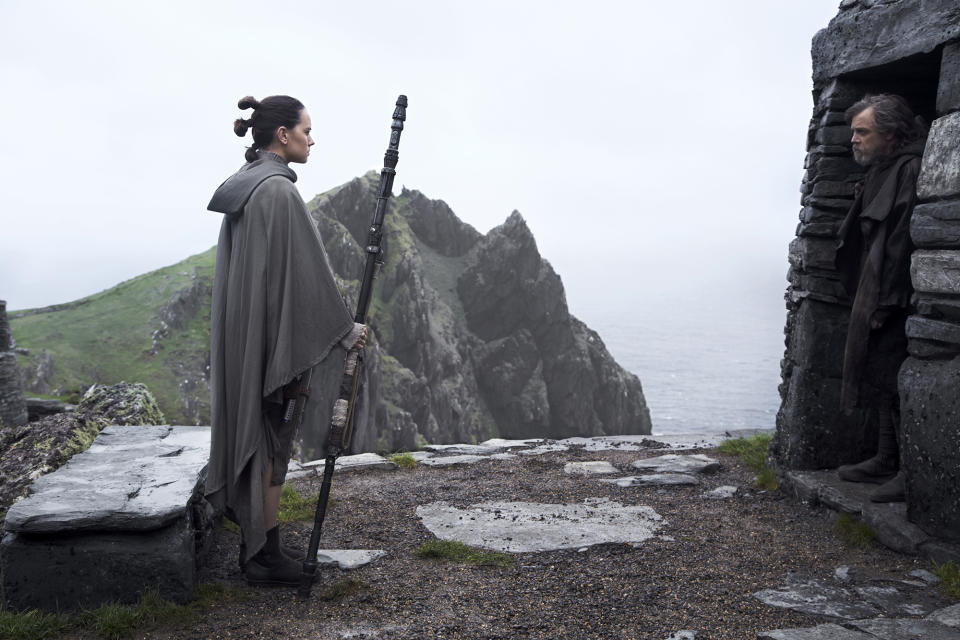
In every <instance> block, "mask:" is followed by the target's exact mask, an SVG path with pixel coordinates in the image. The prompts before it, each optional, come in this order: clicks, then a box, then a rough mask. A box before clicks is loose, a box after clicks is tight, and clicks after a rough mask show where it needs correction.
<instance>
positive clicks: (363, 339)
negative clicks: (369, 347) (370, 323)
mask: <svg viewBox="0 0 960 640" xmlns="http://www.w3.org/2000/svg"><path fill="white" fill-rule="evenodd" d="M366 344H367V325H363V329H361V331H360V337H359V338H357V342H356V344H354V345H353V348H354V349H355V350H357V351H359V350H360V349H363V348H364V347H365V346H366Z"/></svg>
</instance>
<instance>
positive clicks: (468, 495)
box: [138, 449, 930, 640]
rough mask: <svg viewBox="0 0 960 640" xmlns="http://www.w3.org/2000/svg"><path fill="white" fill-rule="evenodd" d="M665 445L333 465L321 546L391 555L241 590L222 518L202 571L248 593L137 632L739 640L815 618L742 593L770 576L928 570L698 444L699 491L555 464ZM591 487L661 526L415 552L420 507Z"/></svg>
mask: <svg viewBox="0 0 960 640" xmlns="http://www.w3.org/2000/svg"><path fill="white" fill-rule="evenodd" d="M701 452H702V451H701ZM661 453H663V452H662V451H637V452H618V451H608V452H587V451H583V450H576V449H575V450H571V451H567V452H558V453H550V454H546V455H542V456H537V457H533V456H520V457H519V458H517V459H512V460H504V461H499V460H485V461H482V462H479V463H476V464H473V465H458V466H453V467H439V468H438V467H434V468H427V467H425V466H422V465H421V466H419V467H417V468H416V469H413V470H402V469H401V470H396V471H389V472H385V471H357V472H351V473H344V474H338V475H337V476H336V477H335V478H334V484H333V491H332V495H333V497H334V503H333V504H332V506H331V508H330V509H329V510H328V513H327V520H326V523H325V525H324V531H323V537H322V541H321V548H323V547H326V548H367V549H385V550H386V551H387V552H388V555H387V556H386V557H384V558H382V559H381V560H379V561H377V562H375V563H374V564H371V565H367V566H365V567H362V568H359V569H356V570H353V571H341V570H339V569H322V573H321V575H320V578H319V580H318V582H317V583H316V584H315V586H314V589H313V596H312V597H311V598H310V599H309V600H306V601H303V600H301V599H299V598H298V597H297V595H296V593H295V592H294V590H287V589H263V588H261V589H253V588H249V587H246V586H245V585H244V582H243V579H242V576H241V574H240V572H239V569H238V568H237V565H236V557H237V551H238V538H237V536H236V535H235V534H233V533H231V532H229V531H226V530H223V529H219V530H218V531H217V535H216V538H215V540H214V542H213V545H212V549H211V552H210V554H209V555H208V557H207V558H206V564H205V566H204V568H203V571H202V580H204V581H212V580H216V581H221V582H225V583H227V584H229V585H232V586H235V587H237V588H240V589H243V590H245V592H246V595H247V597H246V599H245V600H243V601H241V602H228V603H222V604H220V605H218V606H217V607H214V608H212V609H209V610H207V612H206V613H205V614H204V615H203V616H202V618H201V619H200V620H199V622H197V623H196V624H195V625H194V626H193V628H191V629H184V628H170V629H155V630H153V631H150V632H147V633H145V634H141V635H140V636H138V637H142V638H178V639H180V638H183V639H191V640H193V639H195V640H200V639H203V640H207V639H212V638H296V639H300V638H303V639H306V638H310V639H317V640H325V639H328V638H330V639H333V638H383V639H393V638H449V639H454V638H484V639H493V638H575V639H579V638H585V639H586V638H623V639H631V638H637V639H648V638H649V639H656V640H666V639H667V638H669V637H670V635H671V634H673V633H675V632H677V631H680V630H693V631H696V632H697V636H696V638H697V640H714V639H726V638H731V639H734V638H735V639H738V640H743V639H752V638H756V635H757V633H758V632H760V631H765V630H771V629H778V628H791V627H804V626H812V625H815V624H818V623H820V622H823V621H824V620H821V619H818V618H816V617H812V616H809V615H806V614H801V613H797V612H794V611H789V610H785V609H779V608H774V607H770V606H767V605H764V604H762V603H760V602H759V601H758V600H757V599H756V598H754V597H753V595H752V594H753V593H754V592H756V591H759V590H761V589H766V588H778V587H781V586H782V585H783V584H784V581H785V577H786V575H787V574H788V572H796V573H799V574H802V575H806V576H810V577H819V578H824V579H827V578H830V577H831V576H832V575H833V572H834V570H835V569H836V568H837V567H839V566H842V565H847V566H850V567H852V568H855V569H857V570H860V571H863V572H865V573H870V574H875V575H876V576H877V577H880V578H891V579H900V578H903V577H904V575H905V574H906V573H907V572H909V571H910V570H912V569H915V568H918V567H925V568H930V567H927V566H926V565H925V564H924V563H922V562H921V561H919V560H916V559H914V558H909V557H906V556H902V555H899V554H896V553H893V552H891V551H888V550H886V549H884V548H879V547H876V548H872V549H867V550H862V549H857V548H851V547H849V546H847V545H846V544H845V543H844V542H843V541H841V540H840V539H839V538H838V537H837V535H836V534H835V533H834V529H833V520H834V517H835V516H834V514H833V513H832V512H830V511H826V510H819V509H812V508H810V507H807V506H804V505H802V504H798V503H796V502H794V501H793V500H791V499H788V498H786V497H785V496H784V495H782V494H780V493H778V492H766V493H765V492H760V491H757V490H755V489H752V488H750V483H751V479H752V475H751V473H750V472H749V471H747V470H746V469H745V468H744V467H743V465H742V464H741V463H740V462H739V461H738V460H737V459H736V458H733V457H730V456H726V455H724V454H719V453H716V452H709V451H707V453H710V455H712V456H714V457H717V458H719V459H720V460H721V461H722V462H723V469H722V470H721V471H720V472H718V473H714V474H710V475H706V476H702V484H701V486H699V487H667V488H665V489H657V488H653V487H631V488H620V487H617V486H616V485H612V484H607V483H602V482H599V481H598V480H597V479H596V478H595V477H585V476H570V475H566V474H564V473H563V466H564V464H565V463H566V462H570V461H585V460H608V461H610V462H611V463H612V464H614V465H615V466H617V467H618V468H619V469H620V470H621V471H623V474H622V475H632V473H631V470H630V468H629V465H630V463H631V462H632V461H634V460H637V459H639V458H642V457H651V456H655V455H659V454H661ZM726 484H733V485H737V486H739V487H741V491H740V493H739V494H738V495H737V496H736V497H734V498H732V499H728V500H708V499H704V498H702V497H701V494H703V493H704V492H705V491H708V490H710V489H713V488H715V487H718V486H720V485H726ZM294 486H295V487H296V488H297V490H298V491H299V492H301V493H316V492H318V491H319V479H314V478H310V479H300V480H297V481H295V482H294ZM597 497H600V498H604V497H605V498H609V499H611V500H616V501H618V502H620V503H622V504H626V505H647V506H650V507H652V508H653V509H655V510H656V511H657V512H658V513H659V514H661V515H662V516H663V517H664V519H665V520H666V522H667V524H666V525H665V526H664V527H663V528H661V529H660V530H659V531H658V535H657V537H655V538H653V539H650V540H648V541H646V542H644V543H643V544H637V545H629V544H604V545H598V546H593V547H590V548H588V549H587V550H585V551H579V550H576V549H570V550H561V551H551V552H543V553H527V554H515V556H514V557H515V562H514V563H513V565H512V566H509V567H507V568H499V567H476V566H470V565H460V564H452V563H449V562H445V561H439V560H433V559H424V558H420V557H418V556H417V555H416V550H417V548H418V547H419V546H420V545H421V544H423V543H424V542H426V541H428V540H431V539H433V536H432V534H431V533H430V532H429V531H427V530H426V529H425V528H424V527H423V526H422V525H421V524H420V522H419V520H418V518H417V517H416V515H415V510H416V507H417V505H420V504H426V503H429V502H432V501H435V500H444V501H447V502H449V503H451V504H454V505H456V506H460V507H466V506H469V505H471V504H474V503H477V502H482V501H488V500H522V501H531V502H542V503H565V504H570V503H581V502H583V500H584V499H586V498H597ZM311 525H312V523H308V522H303V523H292V524H287V525H283V527H282V531H283V533H282V535H283V539H284V541H285V542H286V543H287V544H288V545H291V546H296V547H298V548H300V549H305V548H306V546H307V542H308V540H309V535H310V528H311ZM350 578H356V579H358V580H360V581H362V583H363V585H364V586H363V588H362V589H361V590H359V591H357V592H356V593H353V594H351V595H347V596H345V597H342V598H339V599H335V600H331V601H326V600H323V599H321V598H320V597H319V594H320V593H322V592H323V591H324V590H325V589H326V588H328V587H329V586H331V585H333V584H335V583H337V582H340V581H343V580H346V579H350Z"/></svg>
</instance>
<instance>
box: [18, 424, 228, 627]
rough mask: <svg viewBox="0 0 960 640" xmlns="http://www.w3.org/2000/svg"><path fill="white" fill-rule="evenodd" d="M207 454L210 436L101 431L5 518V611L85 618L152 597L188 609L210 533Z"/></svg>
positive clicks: (188, 430) (166, 430)
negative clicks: (81, 611)
mask: <svg viewBox="0 0 960 640" xmlns="http://www.w3.org/2000/svg"><path fill="white" fill-rule="evenodd" d="M209 452H210V430H209V428H208V427H191V426H165V425H163V426H161V425H151V426H111V427H107V428H105V429H104V430H103V431H101V433H100V434H99V435H98V436H97V439H96V440H95V441H94V442H93V444H92V445H91V446H90V448H89V449H87V450H86V451H84V452H83V453H79V454H77V455H76V456H74V457H73V458H72V459H71V460H70V462H68V463H67V464H66V465H64V466H63V467H61V468H60V469H57V470H56V471H54V472H53V473H51V474H48V475H46V476H42V477H40V478H39V479H37V480H36V482H34V483H33V485H32V486H31V489H30V494H29V495H28V496H27V497H26V498H25V499H23V500H21V501H19V502H17V503H15V504H14V505H13V506H11V507H10V510H9V511H8V512H7V517H6V522H5V534H4V537H3V542H2V543H0V568H2V572H3V597H4V603H5V605H6V606H7V607H8V608H11V609H27V608H39V609H45V610H69V609H76V608H81V607H82V608H90V607H96V606H98V605H100V604H102V603H104V602H110V601H120V602H134V601H136V599H137V598H138V596H139V595H140V594H141V593H143V592H144V591H145V590H147V589H149V588H153V587H156V588H158V589H159V590H160V594H161V595H162V596H163V597H165V598H167V599H170V600H174V601H177V602H187V601H189V599H190V597H191V592H192V590H193V587H194V584H195V581H196V568H197V559H198V556H199V554H200V552H201V551H202V548H203V545H204V543H205V542H206V539H207V535H208V534H209V532H210V531H211V530H212V526H213V513H212V509H211V508H210V507H209V505H208V504H207V503H206V501H205V500H203V497H202V486H203V477H204V476H203V472H204V469H205V467H206V464H207V458H208V457H209Z"/></svg>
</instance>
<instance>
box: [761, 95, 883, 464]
mask: <svg viewBox="0 0 960 640" xmlns="http://www.w3.org/2000/svg"><path fill="white" fill-rule="evenodd" d="M861 95H862V91H861V90H860V89H859V88H858V87H856V86H854V85H851V84H849V83H845V82H842V81H840V80H836V79H835V80H832V81H831V82H830V83H828V84H827V85H826V86H825V87H823V88H820V89H818V90H817V91H815V93H814V100H815V103H814V109H813V116H812V117H811V119H810V125H809V128H808V134H807V156H806V159H805V161H804V174H803V182H802V184H801V186H800V193H801V205H802V208H801V210H800V224H799V225H798V226H797V237H796V238H795V239H794V240H793V242H791V243H790V249H789V261H790V270H789V271H788V273H787V279H788V281H789V287H788V289H787V295H786V302H787V325H786V329H785V334H786V348H787V351H786V356H785V357H784V359H783V361H782V362H781V374H782V378H781V379H782V382H781V385H780V396H781V400H782V404H781V407H780V411H779V413H778V414H777V434H776V437H775V439H774V443H773V449H772V451H773V454H774V457H775V458H776V460H777V462H778V464H779V465H780V466H783V467H786V468H789V469H819V468H824V467H836V466H837V465H840V464H843V463H845V462H856V461H858V460H860V459H862V458H864V457H866V456H867V455H870V453H872V450H873V448H874V447H875V445H876V432H875V430H871V427H870V424H872V423H871V421H869V420H866V417H865V416H862V415H853V416H847V417H844V418H842V419H841V416H840V415H839V413H838V407H839V403H840V376H841V372H842V370H843V346H844V342H845V340H846V332H847V323H848V321H849V317H850V303H851V300H850V298H849V296H848V295H847V292H846V290H845V289H844V287H843V285H842V284H841V282H840V274H839V273H838V272H837V270H836V268H835V266H834V260H835V258H836V249H837V231H838V230H839V228H840V223H841V222H842V221H843V218H844V216H845V215H846V212H847V210H848V209H849V208H850V205H851V204H853V192H854V185H855V184H856V182H857V181H858V180H860V179H861V178H862V177H863V170H862V168H861V167H860V166H858V165H857V164H856V163H855V162H854V161H853V159H852V158H851V154H850V135H851V134H850V128H849V127H848V126H847V125H846V122H845V121H844V112H845V111H846V109H847V108H848V107H850V106H851V105H852V104H853V103H854V102H856V101H857V99H859V98H860V97H861Z"/></svg>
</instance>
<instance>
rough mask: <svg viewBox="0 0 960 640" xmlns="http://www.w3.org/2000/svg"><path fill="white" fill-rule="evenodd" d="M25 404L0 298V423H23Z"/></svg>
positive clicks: (5, 312)
mask: <svg viewBox="0 0 960 640" xmlns="http://www.w3.org/2000/svg"><path fill="white" fill-rule="evenodd" d="M26 422H27V405H26V402H25V401H24V398H23V386H22V382H21V381H20V369H19V367H18V366H17V354H16V353H14V351H13V336H12V334H11V332H10V323H9V321H8V320H7V303H6V301H4V300H0V424H2V425H3V426H5V427H11V426H16V425H21V424H25V423H26Z"/></svg>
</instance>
